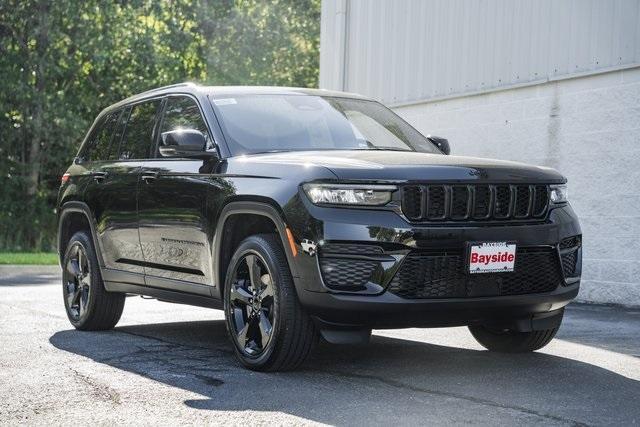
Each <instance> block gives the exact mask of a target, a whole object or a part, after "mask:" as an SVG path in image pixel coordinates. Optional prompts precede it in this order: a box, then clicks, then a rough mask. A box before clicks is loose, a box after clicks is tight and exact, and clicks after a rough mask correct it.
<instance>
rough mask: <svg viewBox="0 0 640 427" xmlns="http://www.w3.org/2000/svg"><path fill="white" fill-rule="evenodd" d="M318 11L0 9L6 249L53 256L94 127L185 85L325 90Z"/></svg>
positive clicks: (31, 4) (68, 0)
mask: <svg viewBox="0 0 640 427" xmlns="http://www.w3.org/2000/svg"><path fill="white" fill-rule="evenodd" d="M319 24H320V0H304V1H293V0H287V1H285V0H274V1H272V2H262V1H249V0H247V1H240V0H237V1H229V0H217V1H213V0H208V1H207V0H202V1H200V2H193V1H188V0H171V1H161V2H155V1H150V0H137V1H129V2H123V1H117V0H111V1H97V0H87V1H82V2H77V1H74V0H56V1H55V2H54V1H45V0H4V1H3V2H0V72H1V73H2V79H1V80H0V138H1V140H0V177H2V185H1V186H0V249H2V250H6V249H13V250H25V249H26V250H49V249H51V248H52V246H53V242H54V236H55V229H54V228H55V227H54V222H55V216H54V212H53V208H54V206H55V199H56V193H57V188H58V184H59V177H60V175H61V174H62V173H63V172H64V170H65V168H66V167H67V166H68V165H69V163H70V161H71V159H72V158H73V156H74V154H75V152H76V151H77V149H78V146H79V143H80V141H81V140H82V138H83V136H84V134H85V133H86V131H87V129H88V127H89V126H90V124H91V122H92V120H93V118H94V117H95V116H96V115H97V113H98V112H99V111H100V110H101V109H102V108H104V107H106V106H108V105H109V104H112V103H114V102H116V101H118V100H120V99H123V98H125V97H127V96H129V95H132V94H134V93H138V92H141V91H143V90H146V89H150V88H153V87H157V86H162V85H165V84H171V83H176V82H180V81H186V80H190V81H199V82H205V83H210V84H219V85H225V84H265V85H293V86H309V87H313V86H316V85H317V78H318V44H319Z"/></svg>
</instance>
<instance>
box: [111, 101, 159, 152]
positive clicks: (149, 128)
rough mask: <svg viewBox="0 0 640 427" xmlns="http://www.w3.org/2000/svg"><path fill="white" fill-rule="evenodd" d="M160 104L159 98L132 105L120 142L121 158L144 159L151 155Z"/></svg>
mask: <svg viewBox="0 0 640 427" xmlns="http://www.w3.org/2000/svg"><path fill="white" fill-rule="evenodd" d="M159 106H160V100H159V99H157V100H153V101H148V102H143V103H140V104H136V105H134V106H133V107H131V113H130V114H129V120H128V121H127V126H126V128H125V131H124V137H123V139H122V142H121V143H120V151H119V155H118V158H119V159H121V160H126V159H144V158H147V157H149V152H150V151H151V150H150V149H151V144H152V139H153V128H154V126H155V122H156V114H157V112H158V107H159Z"/></svg>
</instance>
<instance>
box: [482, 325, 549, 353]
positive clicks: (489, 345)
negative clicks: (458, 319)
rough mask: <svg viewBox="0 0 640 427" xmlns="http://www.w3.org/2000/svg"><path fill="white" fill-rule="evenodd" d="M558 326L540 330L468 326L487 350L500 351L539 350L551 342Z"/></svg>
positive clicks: (526, 351)
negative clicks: (520, 330)
mask: <svg viewBox="0 0 640 427" xmlns="http://www.w3.org/2000/svg"><path fill="white" fill-rule="evenodd" d="M558 329H560V327H559V326H558V327H555V328H551V329H544V330H541V331H530V332H518V331H512V330H508V329H507V330H496V329H491V328H488V327H486V326H483V325H472V326H469V330H470V331H471V334H472V335H473V337H474V338H475V339H476V341H478V343H480V345H482V346H483V347H484V348H486V349H487V350H489V351H495V352H500V353H528V352H532V351H536V350H540V349H541V348H542V347H544V346H546V345H547V344H549V343H550V342H551V340H552V339H553V337H555V336H556V332H558Z"/></svg>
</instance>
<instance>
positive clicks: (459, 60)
mask: <svg viewBox="0 0 640 427" xmlns="http://www.w3.org/2000/svg"><path fill="white" fill-rule="evenodd" d="M320 55H321V60H320V63H321V67H320V87H326V88H327V89H338V90H345V91H348V92H357V93H362V94H366V95H369V96H371V97H373V98H376V99H379V100H381V101H383V102H385V103H386V104H393V105H396V104H406V103H408V102H415V101H420V100H425V99H435V98H443V97H450V96H454V95H461V94H469V93H474V92H485V91H488V90H493V89H500V88H505V87H512V86H522V85H530V84H536V83H540V82H545V81H548V80H557V79H563V78H566V77H570V76H572V75H575V74H579V73H593V72H598V71H600V72H601V71H606V70H612V69H621V68H625V67H627V66H630V65H633V64H640V0H324V1H323V2H322V28H321V41H320Z"/></svg>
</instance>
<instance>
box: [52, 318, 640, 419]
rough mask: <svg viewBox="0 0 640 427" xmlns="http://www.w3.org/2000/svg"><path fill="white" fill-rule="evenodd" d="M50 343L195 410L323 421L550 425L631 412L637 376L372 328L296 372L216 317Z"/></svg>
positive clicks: (74, 334) (639, 386)
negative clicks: (152, 385) (265, 362)
mask: <svg viewBox="0 0 640 427" xmlns="http://www.w3.org/2000/svg"><path fill="white" fill-rule="evenodd" d="M50 342H51V344H52V345H53V346H54V347H56V348H58V349H61V350H64V351H67V352H71V353H74V354H78V355H81V356H85V357H88V358H90V359H92V360H94V361H96V362H98V363H103V364H106V365H109V366H112V367H115V368H117V369H121V370H125V371H128V372H132V373H135V374H137V375H141V376H144V377H147V378H151V379H153V380H156V381H159V382H161V383H164V384H167V385H169V386H171V387H177V388H181V389H184V390H186V391H190V392H194V393H198V394H200V395H201V396H202V397H203V398H202V399H192V400H186V401H185V402H184V403H185V405H187V406H189V407H191V408H196V409H201V410H217V411H246V410H254V411H279V412H283V413H287V414H291V415H294V416H298V417H301V418H303V419H307V420H312V421H317V422H323V423H329V424H354V423H356V424H362V423H369V422H372V423H389V422H393V421H394V420H396V422H397V420H398V417H399V416H401V417H402V420H403V423H404V422H408V423H410V422H411V420H413V421H414V422H423V423H425V422H426V423H428V422H436V421H438V420H439V421H440V423H442V422H470V421H471V422H472V421H474V420H475V422H481V423H482V422H483V421H484V422H493V423H496V422H498V421H499V420H500V419H499V418H495V417H497V416H498V415H499V414H503V415H504V414H511V415H513V417H514V418H513V419H522V417H524V419H525V420H529V421H536V422H540V421H542V422H546V423H551V424H563V423H572V424H575V423H587V424H591V423H595V424H599V423H609V424H621V425H626V424H630V423H633V422H634V420H635V421H637V420H638V419H640V408H639V407H638V405H635V404H634V403H633V400H634V398H632V396H640V382H638V381H636V380H634V379H630V378H627V377H625V376H623V375H621V374H619V373H616V372H613V371H611V370H607V369H604V368H603V367H600V366H596V365H593V364H589V363H584V362H581V361H577V360H573V359H570V358H564V357H558V356H553V355H549V354H544V353H533V354H524V355H502V354H494V353H489V352H486V351H479V350H471V349H464V348H456V347H448V346H442V345H435V344H429V343H425V342H421V341H410V340H403V339H397V338H388V337H382V336H374V337H373V338H372V342H371V344H369V345H368V346H361V347H342V346H341V347H337V346H330V345H328V344H323V345H320V346H319V348H318V349H317V350H316V352H315V353H314V355H313V356H312V357H311V358H310V359H309V360H308V361H307V362H306V363H305V365H304V366H303V367H302V368H301V369H300V370H299V371H295V372H287V373H276V374H274V373H271V374H269V373H257V372H251V371H247V370H244V369H242V368H241V367H239V366H238V364H237V363H236V362H235V359H234V357H233V354H232V349H231V345H230V344H229V341H228V339H227V336H226V330H225V325H224V322H223V321H221V320H216V321H199V322H180V323H162V324H152V325H136V326H124V327H119V328H116V329H115V330H114V331H111V332H80V331H76V330H66V331H60V332H57V333H55V334H54V335H53V336H51V337H50ZM622 396H627V398H626V399H624V398H621V397H622ZM589 402H597V404H592V403H589ZM363 416H364V418H363ZM437 417H440V418H437ZM443 417H444V418H443ZM483 417H484V418H483ZM508 419H511V418H508ZM407 420H409V421H407Z"/></svg>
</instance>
